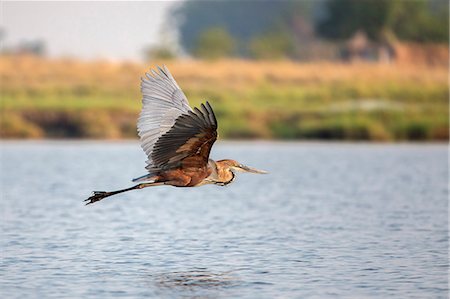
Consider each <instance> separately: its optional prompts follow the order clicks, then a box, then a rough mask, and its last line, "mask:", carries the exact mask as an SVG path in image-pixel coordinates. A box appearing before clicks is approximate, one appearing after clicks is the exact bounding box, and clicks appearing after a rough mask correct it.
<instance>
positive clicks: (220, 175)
mask: <svg viewBox="0 0 450 299" xmlns="http://www.w3.org/2000/svg"><path fill="white" fill-rule="evenodd" d="M215 164H216V170H217V178H216V181H217V183H219V184H224V185H227V184H229V183H231V182H232V181H233V180H234V173H233V171H231V169H230V167H229V166H228V165H226V164H225V163H222V162H221V161H215Z"/></svg>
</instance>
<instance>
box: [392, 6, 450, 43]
mask: <svg viewBox="0 0 450 299" xmlns="http://www.w3.org/2000/svg"><path fill="white" fill-rule="evenodd" d="M448 22H449V3H448V1H447V0H437V1H436V0H435V1H420V0H412V1H402V3H401V5H398V7H397V9H396V11H395V18H393V20H392V22H391V26H392V30H393V31H394V32H395V33H396V35H397V36H398V37H399V38H400V39H403V40H412V41H417V42H445V43H448V41H449V26H448Z"/></svg>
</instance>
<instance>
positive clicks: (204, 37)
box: [193, 27, 236, 59]
mask: <svg viewBox="0 0 450 299" xmlns="http://www.w3.org/2000/svg"><path fill="white" fill-rule="evenodd" d="M235 47H236V42H235V40H234V39H233V37H231V35H230V34H229V33H228V31H227V30H225V29H224V28H221V27H213V28H210V29H207V30H205V31H203V32H202V33H201V34H200V35H199V36H198V38H197V42H196V44H195V49H194V51H193V53H194V56H196V57H198V58H202V59H218V58H222V57H227V56H231V55H233V53H234V50H235Z"/></svg>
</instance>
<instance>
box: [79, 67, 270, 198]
mask: <svg viewBox="0 0 450 299" xmlns="http://www.w3.org/2000/svg"><path fill="white" fill-rule="evenodd" d="M158 70H159V72H156V71H154V70H152V71H151V75H150V74H146V75H147V77H146V78H143V79H142V84H141V91H142V94H143V99H142V103H143V107H142V111H141V114H140V117H139V120H138V133H139V136H140V138H141V146H142V149H143V150H144V152H145V153H146V154H147V157H148V160H147V166H146V169H147V171H148V173H147V174H145V175H143V176H141V177H138V178H136V179H134V180H133V181H134V182H140V183H139V184H137V185H135V186H133V187H130V188H127V189H122V190H118V191H112V192H104V191H94V195H92V196H91V197H89V198H88V199H87V200H86V201H87V204H91V203H94V202H97V201H99V200H101V199H103V198H105V197H108V196H111V195H114V194H118V193H122V192H126V191H130V190H134V189H142V188H146V187H150V186H160V185H171V186H175V187H196V186H202V185H206V184H216V185H221V186H225V185H227V184H229V183H231V182H232V181H233V180H234V177H235V174H234V171H245V172H253V173H265V172H264V171H261V170H257V169H254V168H251V167H248V166H244V165H242V164H240V163H238V162H236V161H234V160H230V159H225V160H219V161H214V160H212V159H209V154H210V151H211V147H212V145H213V144H214V142H215V141H216V139H217V120H216V116H215V114H214V111H213V109H212V107H211V106H210V105H209V103H208V102H206V103H205V104H201V106H200V109H199V108H194V109H192V108H191V107H190V106H189V103H188V101H187V98H186V96H185V95H184V93H183V92H182V91H181V89H180V88H179V86H178V84H177V83H176V81H175V79H174V78H173V77H172V75H171V74H170V72H169V70H168V69H167V68H166V67H163V68H158Z"/></svg>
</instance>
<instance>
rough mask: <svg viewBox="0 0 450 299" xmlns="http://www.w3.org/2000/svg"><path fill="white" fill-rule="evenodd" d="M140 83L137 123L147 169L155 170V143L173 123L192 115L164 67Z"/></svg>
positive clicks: (187, 104)
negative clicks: (180, 117)
mask: <svg viewBox="0 0 450 299" xmlns="http://www.w3.org/2000/svg"><path fill="white" fill-rule="evenodd" d="M145 75H146V77H145V78H142V81H141V92H142V111H141V114H140V116H139V119H138V123H137V127H138V134H139V137H140V139H141V147H142V149H143V150H144V152H145V153H146V155H147V156H148V160H147V164H148V165H147V167H146V168H147V169H149V170H150V169H155V167H156V165H155V163H154V161H153V158H152V152H153V150H154V146H155V144H156V142H157V141H158V139H159V138H160V137H161V136H162V135H164V134H165V133H166V132H168V131H169V130H170V128H171V127H172V126H173V125H174V124H175V120H176V119H177V118H178V117H179V116H180V115H183V114H186V113H189V112H190V111H192V108H191V107H190V106H189V102H188V100H187V98H186V96H185V95H184V93H183V91H182V90H181V89H180V87H179V86H178V84H177V82H176V81H175V79H174V78H173V76H172V74H171V73H170V72H169V70H168V69H167V67H166V66H163V67H162V68H161V67H158V72H157V71H155V70H150V72H149V73H146V74H145Z"/></svg>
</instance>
